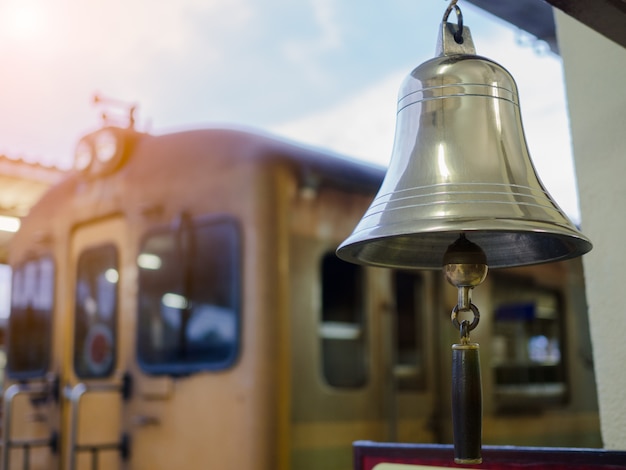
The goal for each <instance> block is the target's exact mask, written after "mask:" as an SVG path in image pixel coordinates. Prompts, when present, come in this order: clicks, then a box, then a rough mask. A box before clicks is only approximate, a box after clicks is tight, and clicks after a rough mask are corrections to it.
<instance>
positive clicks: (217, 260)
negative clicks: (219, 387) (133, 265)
mask: <svg viewBox="0 0 626 470" xmlns="http://www.w3.org/2000/svg"><path fill="white" fill-rule="evenodd" d="M182 227H183V228H182V229H181V228H180V227H179V228H178V229H176V230H173V229H171V228H166V229H162V230H159V231H156V232H153V233H151V234H149V236H148V237H147V238H146V239H145V240H144V243H143V245H142V247H141V251H140V254H139V257H138V259H137V264H138V266H139V329H138V357H139V362H140V365H141V367H142V368H143V369H144V370H146V371H147V372H149V373H153V374H170V375H182V374H188V373H191V372H197V371H200V370H216V369H223V368H226V367H229V366H231V365H232V364H233V363H234V361H235V359H236V357H237V353H238V349H239V322H240V306H239V304H240V300H239V299H240V273H239V255H240V253H239V246H240V242H239V236H240V235H239V229H238V226H237V224H236V223H235V221H234V220H231V219H223V218H221V219H218V220H215V219H213V220H204V221H198V222H195V223H193V222H191V221H188V223H187V224H185V225H183V226H182Z"/></svg>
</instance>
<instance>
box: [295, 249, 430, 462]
mask: <svg viewBox="0 0 626 470" xmlns="http://www.w3.org/2000/svg"><path fill="white" fill-rule="evenodd" d="M335 247H336V243H335V242H325V241H319V240H314V239H311V238H307V237H301V236H295V237H294V238H293V239H292V257H291V266H290V273H291V275H292V282H293V287H292V298H291V301H292V312H293V316H292V319H291V321H292V330H291V331H292V338H293V339H292V391H293V392H292V396H293V399H292V400H293V402H292V428H293V433H292V466H291V467H292V468H293V469H294V470H295V469H297V470H305V469H313V468H325V469H327V470H334V469H341V468H348V467H349V465H350V462H351V458H352V457H351V444H352V442H353V441H355V440H361V439H366V440H368V439H371V440H379V441H389V440H395V441H405V442H434V441H436V439H437V435H436V434H435V432H434V429H433V426H432V423H433V418H435V416H436V410H437V400H436V399H437V393H436V385H435V384H434V382H433V376H434V370H433V368H432V367H431V365H430V364H429V362H428V361H432V354H431V349H432V346H433V343H434V338H433V334H432V329H431V328H432V327H431V325H430V323H429V321H428V318H427V317H428V316H429V315H426V314H425V311H426V310H428V309H429V307H430V303H431V298H432V297H433V296H432V286H431V285H430V284H431V282H430V279H431V276H428V275H423V274H421V273H399V272H395V271H392V270H388V269H380V268H379V269H372V268H365V267H363V266H358V265H354V264H350V263H346V262H345V261H342V260H340V259H339V258H337V256H336V255H335V252H334V248H335ZM426 274H429V273H426ZM430 310H432V308H430Z"/></svg>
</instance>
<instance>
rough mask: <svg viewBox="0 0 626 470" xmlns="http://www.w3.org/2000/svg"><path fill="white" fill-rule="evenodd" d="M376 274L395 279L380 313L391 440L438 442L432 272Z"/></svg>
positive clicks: (385, 401)
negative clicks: (387, 304)
mask: <svg viewBox="0 0 626 470" xmlns="http://www.w3.org/2000/svg"><path fill="white" fill-rule="evenodd" d="M376 272H377V273H378V275H380V276H381V277H383V278H388V280H389V281H390V282H389V291H387V292H388V293H387V295H389V298H390V301H389V306H390V308H388V309H381V312H380V315H381V317H380V321H381V328H380V331H381V332H382V333H383V334H382V338H381V341H382V348H381V352H382V368H383V370H382V373H383V374H385V376H386V380H384V381H383V383H384V384H385V385H384V391H383V401H384V410H385V416H386V419H387V422H388V426H387V429H388V431H387V436H386V439H387V440H389V441H396V442H426V443H429V442H437V441H438V440H439V437H440V436H439V432H438V429H437V426H436V423H437V420H438V415H439V407H440V406H441V404H440V402H439V401H438V397H439V395H440V394H439V393H438V392H437V390H438V383H437V381H436V375H435V371H436V370H437V367H436V366H435V358H436V356H437V355H436V354H435V353H434V349H435V347H436V339H435V337H436V331H435V321H434V320H435V318H434V316H433V310H434V299H435V294H434V285H433V276H432V274H433V273H428V272H406V271H396V270H376Z"/></svg>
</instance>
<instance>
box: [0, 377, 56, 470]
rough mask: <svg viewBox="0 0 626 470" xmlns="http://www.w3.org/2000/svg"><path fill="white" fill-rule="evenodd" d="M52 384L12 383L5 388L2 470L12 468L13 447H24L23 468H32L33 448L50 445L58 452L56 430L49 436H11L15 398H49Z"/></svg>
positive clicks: (24, 469) (26, 469)
mask: <svg viewBox="0 0 626 470" xmlns="http://www.w3.org/2000/svg"><path fill="white" fill-rule="evenodd" d="M52 386H53V385H51V384H50V383H48V382H36V383H17V384H13V385H11V386H10V387H8V388H7V389H6V390H5V392H4V395H3V430H2V461H1V466H0V470H8V469H9V468H10V461H11V453H12V452H11V451H12V450H13V449H22V455H23V456H22V469H23V470H28V469H29V468H30V452H31V450H32V449H33V448H37V447H50V449H51V451H52V452H53V453H56V451H57V447H58V438H57V434H56V433H55V432H54V431H51V432H50V436H49V437H48V438H32V439H28V438H27V439H12V438H11V428H12V424H13V408H14V402H15V398H16V397H18V396H20V395H27V396H30V397H31V398H36V397H41V398H47V397H49V396H50V394H51V392H52V390H51V387H52Z"/></svg>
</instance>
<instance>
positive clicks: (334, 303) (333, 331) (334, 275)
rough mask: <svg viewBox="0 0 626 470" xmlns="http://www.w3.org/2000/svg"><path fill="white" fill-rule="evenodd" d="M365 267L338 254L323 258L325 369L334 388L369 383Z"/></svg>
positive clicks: (326, 376)
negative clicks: (364, 296)
mask: <svg viewBox="0 0 626 470" xmlns="http://www.w3.org/2000/svg"><path fill="white" fill-rule="evenodd" d="M363 274H364V273H363V268H362V267H361V266H357V265H354V264H351V263H346V262H345V261H342V260H340V259H339V258H337V256H336V255H335V254H334V253H328V254H326V255H325V256H324V258H323V259H322V318H321V324H320V330H319V333H320V337H321V346H322V370H323V374H324V378H325V379H326V382H327V383H328V384H329V385H331V386H334V387H344V388H356V387H361V386H363V385H365V383H366V382H367V358H366V356H367V354H366V335H365V312H364V309H365V305H364V299H363V281H364V275H363Z"/></svg>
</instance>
